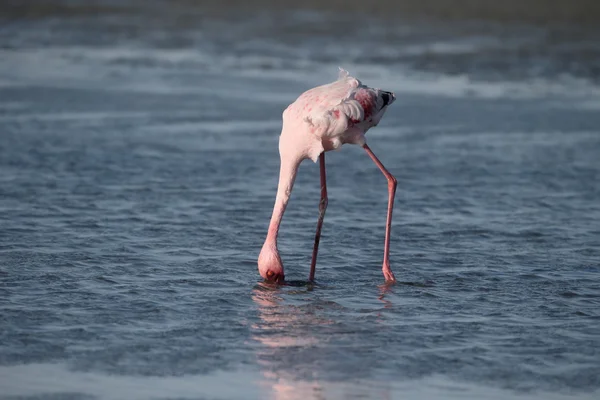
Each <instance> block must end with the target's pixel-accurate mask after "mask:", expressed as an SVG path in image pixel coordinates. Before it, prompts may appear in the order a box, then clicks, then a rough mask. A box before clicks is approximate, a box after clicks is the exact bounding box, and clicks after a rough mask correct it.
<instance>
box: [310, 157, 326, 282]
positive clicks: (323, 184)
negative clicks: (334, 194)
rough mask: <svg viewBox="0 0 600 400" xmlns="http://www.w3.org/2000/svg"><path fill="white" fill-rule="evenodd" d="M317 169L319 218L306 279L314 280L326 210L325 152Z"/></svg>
mask: <svg viewBox="0 0 600 400" xmlns="http://www.w3.org/2000/svg"><path fill="white" fill-rule="evenodd" d="M319 169H320V170H321V201H319V220H318V221H317V232H316V233H315V245H314V247H313V253H312V260H311V262H310V274H309V276H308V280H309V281H310V282H312V281H314V280H315V267H316V265H317V253H318V252H319V242H320V241H321V228H322V227H323V219H324V218H325V210H327V180H326V177H325V152H323V153H321V155H320V156H319Z"/></svg>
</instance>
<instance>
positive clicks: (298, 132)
mask: <svg viewBox="0 0 600 400" xmlns="http://www.w3.org/2000/svg"><path fill="white" fill-rule="evenodd" d="M394 100H395V97H394V94H393V93H391V92H386V91H383V90H380V89H373V88H370V87H368V86H365V85H363V84H362V83H361V82H360V81H359V80H358V79H356V78H354V77H352V76H350V74H349V73H348V72H346V71H345V70H343V69H341V68H340V74H339V78H338V80H337V81H335V82H332V83H329V84H326V85H322V86H318V87H316V88H313V89H310V90H308V91H306V92H304V93H303V94H301V95H300V97H298V99H297V100H296V101H295V102H293V103H292V104H290V105H289V106H288V107H287V108H286V110H285V111H284V112H283V127H282V130H281V136H280V138H279V154H280V157H281V166H280V173H279V185H278V188H277V197H276V199H275V207H274V209H273V215H272V217H271V223H270V224H269V230H268V233H267V238H266V240H265V243H264V245H263V248H262V250H261V253H260V255H259V257H258V269H259V272H260V274H261V276H262V277H263V278H265V279H267V280H269V281H275V282H283V280H284V269H283V263H282V261H281V257H280V255H279V251H278V249H277V235H278V232H279V226H280V224H281V219H282V217H283V213H284V212H285V208H286V207H287V203H288V200H289V197H290V195H291V191H292V188H293V185H294V181H295V179H296V174H297V172H298V166H299V165H300V162H302V161H303V160H305V159H307V158H310V159H311V160H313V161H314V162H316V161H317V159H320V170H321V201H320V203H319V219H318V222H317V233H316V235H315V245H314V247H313V256H312V261H311V268H310V275H309V280H310V281H312V280H314V274H315V266H316V260H317V252H318V247H319V241H320V236H321V227H322V224H323V218H324V216H325V209H326V208H327V185H326V176H325V152H326V151H330V150H334V149H338V148H339V147H341V146H342V145H343V144H346V143H350V144H358V145H361V146H362V147H363V148H364V149H365V151H366V152H367V154H368V155H369V156H370V157H371V158H372V159H373V161H374V162H375V163H376V165H377V166H378V167H379V168H380V169H381V171H382V172H383V174H384V175H385V177H386V178H387V180H388V194H389V200H388V218H387V225H386V235H385V246H384V260H383V274H384V276H385V278H386V281H392V282H393V281H395V278H394V274H393V273H392V270H391V268H390V265H389V242H390V230H391V218H392V208H393V201H394V194H395V191H396V179H395V178H394V177H393V176H392V175H391V174H390V173H389V172H388V171H387V170H386V169H385V167H384V166H383V164H381V162H380V161H379V160H378V159H377V157H376V156H375V154H373V152H372V151H371V149H370V148H369V147H368V146H367V144H366V140H365V133H366V132H367V131H368V130H369V129H370V128H372V127H373V126H376V125H377V124H378V123H379V121H380V120H381V118H382V117H383V114H384V113H385V111H386V109H387V107H388V106H389V105H390V104H392V103H393V102H394Z"/></svg>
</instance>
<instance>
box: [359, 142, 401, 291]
mask: <svg viewBox="0 0 600 400" xmlns="http://www.w3.org/2000/svg"><path fill="white" fill-rule="evenodd" d="M363 148H364V149H365V151H366V152H367V154H368V155H369V157H371V159H372V160H373V161H374V162H375V164H376V165H377V167H378V168H379V169H380V170H381V172H383V175H385V178H386V179H387V181H388V210H387V221H386V225H385V245H384V247H383V268H382V270H383V276H385V280H386V281H387V282H395V281H396V278H395V277H394V273H393V272H392V269H391V268H390V234H391V231H392V211H393V209H394V197H395V195H396V186H398V181H397V180H396V178H394V176H393V175H392V174H390V172H389V171H388V170H387V169H386V168H385V167H384V166H383V164H382V163H381V161H379V159H378V158H377V156H376V155H375V154H374V153H373V151H371V149H370V148H369V146H367V144H366V143H365V144H363Z"/></svg>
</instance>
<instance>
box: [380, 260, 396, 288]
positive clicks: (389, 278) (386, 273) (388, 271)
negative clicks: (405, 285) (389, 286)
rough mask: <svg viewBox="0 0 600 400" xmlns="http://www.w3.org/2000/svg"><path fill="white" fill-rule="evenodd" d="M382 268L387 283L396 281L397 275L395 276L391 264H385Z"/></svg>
mask: <svg viewBox="0 0 600 400" xmlns="http://www.w3.org/2000/svg"><path fill="white" fill-rule="evenodd" d="M382 270H383V276H384V277H385V281H386V283H394V282H396V277H395V276H394V273H393V272H392V269H391V268H390V266H389V264H383V268H382Z"/></svg>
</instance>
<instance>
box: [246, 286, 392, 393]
mask: <svg viewBox="0 0 600 400" xmlns="http://www.w3.org/2000/svg"><path fill="white" fill-rule="evenodd" d="M289 289H291V290H289ZM312 290H313V286H312V285H311V284H307V285H306V286H305V287H300V286H296V287H292V288H290V287H286V286H275V285H270V284H266V283H259V284H258V285H257V286H256V287H255V288H254V290H253V293H252V299H253V300H254V302H255V303H256V305H257V306H258V316H259V320H260V322H258V323H257V324H255V325H254V326H253V327H252V330H253V334H252V338H253V339H254V340H256V341H257V342H259V343H260V344H261V346H259V347H258V348H257V350H256V357H257V364H258V365H259V366H260V368H261V372H262V375H263V377H264V380H263V381H262V382H260V385H261V386H262V387H264V388H265V389H266V392H267V393H268V396H269V398H271V399H277V400H291V399H325V398H327V395H328V394H329V395H331V394H332V392H337V394H336V398H337V396H339V395H342V396H343V398H360V397H363V396H364V397H372V396H373V395H375V394H376V397H377V398H380V399H388V398H390V393H391V386H390V383H389V382H384V381H382V382H377V383H376V382H365V383H364V384H358V385H357V384H356V383H357V382H356V381H350V382H348V381H346V382H338V383H336V382H331V381H329V380H328V379H326V378H324V377H322V375H323V372H326V371H323V370H322V368H323V365H321V364H320V363H319V362H314V361H315V356H317V357H318V355H319V354H321V352H322V350H323V348H324V347H327V346H328V345H329V340H328V339H327V336H323V335H319V337H317V335H315V334H313V332H319V331H322V330H323V329H322V328H323V327H325V328H326V327H327V326H332V325H335V324H336V323H337V321H335V320H333V319H332V318H331V317H324V316H322V315H319V312H318V311H319V307H312V306H311V304H310V300H308V303H307V304H304V305H296V304H286V300H285V299H284V297H285V298H289V297H294V296H302V295H303V294H305V293H308V292H310V291H312ZM389 290H390V285H383V286H382V287H381V288H380V296H379V299H380V300H382V301H383V302H384V303H386V307H387V306H391V303H390V301H389V300H387V299H385V294H386V293H387V292H388V291H389ZM288 301H289V300H288ZM357 346H360V344H357ZM337 351H349V352H351V351H353V349H352V346H348V347H346V348H341V349H338V350H337ZM353 367H355V366H352V365H346V366H345V368H353Z"/></svg>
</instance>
